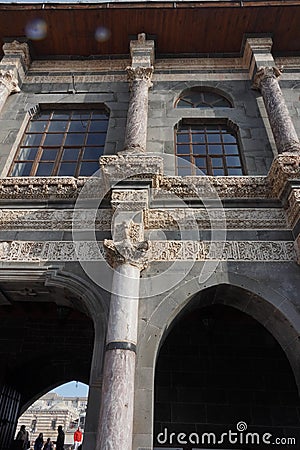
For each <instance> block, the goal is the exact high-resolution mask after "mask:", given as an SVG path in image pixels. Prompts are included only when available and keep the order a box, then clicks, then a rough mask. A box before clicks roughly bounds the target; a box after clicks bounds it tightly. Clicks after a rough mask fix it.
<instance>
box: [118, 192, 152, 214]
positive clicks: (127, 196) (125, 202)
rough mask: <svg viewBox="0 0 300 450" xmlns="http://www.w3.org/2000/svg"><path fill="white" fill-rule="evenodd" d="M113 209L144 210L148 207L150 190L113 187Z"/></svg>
mask: <svg viewBox="0 0 300 450" xmlns="http://www.w3.org/2000/svg"><path fill="white" fill-rule="evenodd" d="M110 203H111V206H112V208H113V210H116V209H117V208H118V209H121V210H122V211H125V210H126V211H142V210H145V209H146V208H147V207H148V191H147V190H146V189H138V190H137V189H135V190H133V189H132V190H129V189H127V190H125V189H113V190H112V193H111V201H110Z"/></svg>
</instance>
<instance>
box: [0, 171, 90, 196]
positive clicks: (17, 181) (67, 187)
mask: <svg viewBox="0 0 300 450" xmlns="http://www.w3.org/2000/svg"><path fill="white" fill-rule="evenodd" d="M86 180H87V178H73V177H70V178H65V177H62V178H57V177H45V178H43V177H27V178H26V177H24V178H23V177H8V178H0V199H23V200H25V199H49V198H53V199H60V198H65V199H67V198H68V199H72V198H76V197H77V196H78V194H79V193H80V191H81V189H82V187H83V186H84V184H85V182H86ZM97 195H98V197H99V192H98V194H97V193H96V192H95V198H97Z"/></svg>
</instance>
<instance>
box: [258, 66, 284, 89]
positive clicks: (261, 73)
mask: <svg viewBox="0 0 300 450" xmlns="http://www.w3.org/2000/svg"><path fill="white" fill-rule="evenodd" d="M280 75H281V72H280V70H279V69H278V67H276V66H274V67H260V68H259V69H258V71H257V72H256V74H255V76H254V80H253V85H252V88H253V89H256V90H258V91H259V90H260V89H261V83H262V82H263V81H265V80H266V79H271V78H273V79H274V80H276V79H277V78H279V77H280Z"/></svg>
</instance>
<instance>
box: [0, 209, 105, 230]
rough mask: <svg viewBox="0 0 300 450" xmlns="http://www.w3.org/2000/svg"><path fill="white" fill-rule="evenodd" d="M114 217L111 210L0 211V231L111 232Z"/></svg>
mask: <svg viewBox="0 0 300 450" xmlns="http://www.w3.org/2000/svg"><path fill="white" fill-rule="evenodd" d="M112 216H113V212H112V210H111V209H101V210H98V211H97V212H96V211H94V210H91V209H85V210H83V209H75V210H70V209H66V210H61V209H48V210H45V209H0V229H1V230H52V231H53V230H70V229H72V228H74V229H76V230H86V229H89V230H90V229H95V230H96V231H109V230H110V229H111V221H112Z"/></svg>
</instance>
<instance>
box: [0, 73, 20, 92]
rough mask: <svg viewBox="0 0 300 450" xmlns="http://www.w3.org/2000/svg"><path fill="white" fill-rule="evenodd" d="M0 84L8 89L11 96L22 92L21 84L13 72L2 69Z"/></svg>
mask: <svg viewBox="0 0 300 450" xmlns="http://www.w3.org/2000/svg"><path fill="white" fill-rule="evenodd" d="M0 84H2V85H4V86H5V87H6V89H7V90H8V92H9V94H13V93H15V92H20V88H19V82H18V80H17V78H16V76H15V74H14V72H13V70H3V69H0Z"/></svg>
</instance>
